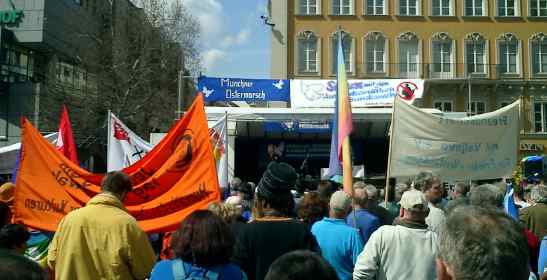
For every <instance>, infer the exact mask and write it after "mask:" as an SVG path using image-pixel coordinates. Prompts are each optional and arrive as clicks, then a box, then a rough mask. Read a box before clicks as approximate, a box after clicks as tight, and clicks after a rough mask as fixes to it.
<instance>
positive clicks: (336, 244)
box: [311, 218, 364, 280]
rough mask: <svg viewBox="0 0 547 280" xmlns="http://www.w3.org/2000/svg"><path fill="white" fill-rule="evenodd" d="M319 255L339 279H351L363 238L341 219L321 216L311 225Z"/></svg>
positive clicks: (362, 245)
mask: <svg viewBox="0 0 547 280" xmlns="http://www.w3.org/2000/svg"><path fill="white" fill-rule="evenodd" d="M311 232H312V234H313V235H314V236H315V239H316V240H317V243H318V244H319V247H320V248H321V255H322V256H323V257H324V258H325V260H327V261H328V262H329V263H330V264H331V265H332V267H333V268H334V270H336V274H337V275H338V278H339V279H340V280H348V279H349V280H351V279H352V273H353V267H354V266H355V262H356V261H357V257H358V256H359V254H360V253H361V251H363V247H364V244H363V240H361V236H360V235H359V232H358V230H357V229H355V228H352V227H350V226H348V225H346V222H345V221H344V220H343V219H332V218H323V220H321V221H318V222H316V223H315V224H313V226H312V227H311Z"/></svg>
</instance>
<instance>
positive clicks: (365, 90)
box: [291, 79, 424, 108]
mask: <svg viewBox="0 0 547 280" xmlns="http://www.w3.org/2000/svg"><path fill="white" fill-rule="evenodd" d="M348 89H349V95H350V97H351V107H372V106H391V105H392V104H393V99H394V98H395V96H397V95H399V96H400V97H401V98H402V99H403V100H405V101H406V102H408V103H412V102H414V100H415V99H416V98H422V95H423V92H424V80H420V79H385V80H380V79H375V80H348ZM335 98H336V80H291V107H292V108H320V107H327V108H328V107H334V99H335Z"/></svg>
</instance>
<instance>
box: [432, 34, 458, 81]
mask: <svg viewBox="0 0 547 280" xmlns="http://www.w3.org/2000/svg"><path fill="white" fill-rule="evenodd" d="M452 45H453V40H452V39H451V38H450V37H449V36H448V34H446V33H444V32H440V33H436V34H434V35H433V37H432V40H431V61H432V65H431V67H432V73H431V75H432V78H451V77H452V67H453V62H452V59H453V55H452V51H453V47H452Z"/></svg>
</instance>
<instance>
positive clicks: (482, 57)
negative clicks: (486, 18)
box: [465, 32, 488, 75]
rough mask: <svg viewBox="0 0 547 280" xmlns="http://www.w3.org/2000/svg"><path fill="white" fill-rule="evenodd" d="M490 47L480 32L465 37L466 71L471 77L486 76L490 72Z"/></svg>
mask: <svg viewBox="0 0 547 280" xmlns="http://www.w3.org/2000/svg"><path fill="white" fill-rule="evenodd" d="M487 53H488V45H487V41H486V39H485V38H484V36H483V35H482V34H480V33H478V32H474V33H470V34H467V36H465V70H466V72H467V74H470V75H480V74H486V73H487V70H488V63H487V59H488V54H487Z"/></svg>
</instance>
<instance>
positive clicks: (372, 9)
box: [365, 0, 387, 16]
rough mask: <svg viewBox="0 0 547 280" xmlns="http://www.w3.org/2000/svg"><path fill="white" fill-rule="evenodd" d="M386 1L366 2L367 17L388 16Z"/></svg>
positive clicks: (368, 0)
mask: <svg viewBox="0 0 547 280" xmlns="http://www.w3.org/2000/svg"><path fill="white" fill-rule="evenodd" d="M386 2H387V1H386V0H365V15H374V16H377V15H386V14H387V12H386V11H387V7H386V5H387V3H386Z"/></svg>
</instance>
